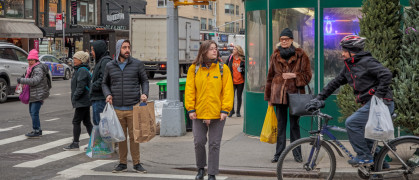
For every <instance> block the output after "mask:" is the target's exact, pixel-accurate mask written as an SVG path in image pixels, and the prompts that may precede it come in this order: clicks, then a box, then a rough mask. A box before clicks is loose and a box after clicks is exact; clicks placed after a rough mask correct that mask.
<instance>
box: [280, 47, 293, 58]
mask: <svg viewBox="0 0 419 180" xmlns="http://www.w3.org/2000/svg"><path fill="white" fill-rule="evenodd" d="M278 50H279V54H280V55H281V57H282V58H283V59H285V60H287V61H288V60H289V59H290V58H291V57H292V56H294V55H295V47H294V45H291V46H290V47H289V48H282V47H281V46H279V47H278Z"/></svg>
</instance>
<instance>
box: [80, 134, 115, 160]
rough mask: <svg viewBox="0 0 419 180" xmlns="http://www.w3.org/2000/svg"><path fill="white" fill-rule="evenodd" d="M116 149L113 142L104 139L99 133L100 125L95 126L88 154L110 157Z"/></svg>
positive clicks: (87, 150)
mask: <svg viewBox="0 0 419 180" xmlns="http://www.w3.org/2000/svg"><path fill="white" fill-rule="evenodd" d="M113 152H114V149H113V148H112V143H107V142H105V141H103V139H102V137H101V136H100V133H99V126H93V129H92V134H91V135H90V140H89V145H88V146H87V149H86V155H87V156H89V157H90V158H110V157H111V156H112V153H113Z"/></svg>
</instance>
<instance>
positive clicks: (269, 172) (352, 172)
mask: <svg viewBox="0 0 419 180" xmlns="http://www.w3.org/2000/svg"><path fill="white" fill-rule="evenodd" d="M174 169H178V170H184V171H197V168H195V167H180V168H174ZM205 169H207V168H205ZM219 171H220V174H231V175H239V176H260V177H277V176H276V170H274V169H266V170H259V169H231V168H220V169H219ZM295 173H296V172H293V171H285V172H284V175H285V176H286V177H292V176H293V175H294V174H295ZM320 174H321V172H319V173H317V172H313V173H310V174H308V177H310V178H320ZM308 177H306V178H308ZM335 177H336V178H345V179H347V178H358V174H357V170H356V169H352V168H351V169H349V168H345V169H341V170H340V171H336V172H335Z"/></svg>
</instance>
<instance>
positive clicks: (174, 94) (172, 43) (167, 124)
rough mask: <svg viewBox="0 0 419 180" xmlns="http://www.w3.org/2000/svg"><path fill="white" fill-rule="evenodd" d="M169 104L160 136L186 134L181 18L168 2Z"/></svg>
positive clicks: (166, 106) (163, 116)
mask: <svg viewBox="0 0 419 180" xmlns="http://www.w3.org/2000/svg"><path fill="white" fill-rule="evenodd" d="M167 17H168V18H167V103H166V104H164V105H163V113H162V123H161V125H160V136H183V135H185V134H186V127H185V114H184V111H183V103H182V102H180V101H179V18H178V9H177V7H176V8H175V6H174V3H173V1H167Z"/></svg>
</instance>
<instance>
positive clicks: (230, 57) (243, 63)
mask: <svg viewBox="0 0 419 180" xmlns="http://www.w3.org/2000/svg"><path fill="white" fill-rule="evenodd" d="M232 56H233V55H230V56H229V57H228V59H227V61H226V64H227V66H228V67H229V68H230V72H231V77H233V61H234V57H232ZM242 58H243V60H242V61H241V62H240V69H241V70H242V72H241V74H242V77H243V80H245V79H246V78H245V77H244V71H245V64H246V63H245V61H244V59H245V57H242Z"/></svg>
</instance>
